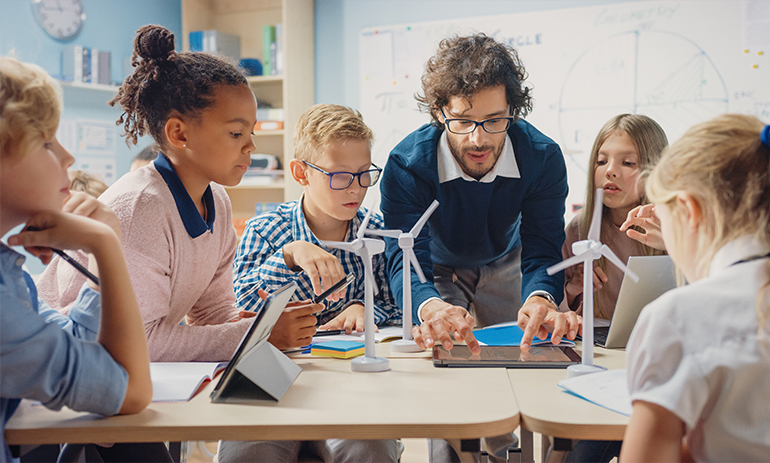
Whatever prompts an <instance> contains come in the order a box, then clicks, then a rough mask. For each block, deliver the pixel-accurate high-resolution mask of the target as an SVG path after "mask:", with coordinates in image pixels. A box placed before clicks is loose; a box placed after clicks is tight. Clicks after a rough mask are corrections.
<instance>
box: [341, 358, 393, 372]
mask: <svg viewBox="0 0 770 463" xmlns="http://www.w3.org/2000/svg"><path fill="white" fill-rule="evenodd" d="M350 369H351V370H352V371H358V372H362V373H376V372H378V371H388V370H390V362H389V361H388V359H386V358H385V357H356V358H354V359H353V360H351V361H350Z"/></svg>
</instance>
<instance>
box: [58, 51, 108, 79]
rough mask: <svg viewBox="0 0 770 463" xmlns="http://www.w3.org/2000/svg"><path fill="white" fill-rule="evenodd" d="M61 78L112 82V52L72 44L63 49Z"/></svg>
mask: <svg viewBox="0 0 770 463" xmlns="http://www.w3.org/2000/svg"><path fill="white" fill-rule="evenodd" d="M61 69H62V71H61V78H62V80H65V81H71V82H76V83H90V84H104V85H110V84H111V83H112V73H111V53H110V52H108V51H104V50H97V49H95V48H89V47H84V46H82V45H71V46H68V47H65V48H64V50H63V51H62V62H61Z"/></svg>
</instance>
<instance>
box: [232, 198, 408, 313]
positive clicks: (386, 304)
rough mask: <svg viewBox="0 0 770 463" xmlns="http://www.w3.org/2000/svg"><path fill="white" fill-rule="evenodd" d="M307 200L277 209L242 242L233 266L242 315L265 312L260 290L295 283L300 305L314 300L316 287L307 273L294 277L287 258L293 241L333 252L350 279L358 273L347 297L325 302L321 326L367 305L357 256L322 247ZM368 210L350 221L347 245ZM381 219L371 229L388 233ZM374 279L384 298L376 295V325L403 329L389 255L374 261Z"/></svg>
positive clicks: (255, 221)
mask: <svg viewBox="0 0 770 463" xmlns="http://www.w3.org/2000/svg"><path fill="white" fill-rule="evenodd" d="M301 201H302V200H301V199H300V200H299V201H290V202H287V203H284V204H282V205H281V206H279V207H278V209H277V210H275V211H272V212H267V213H264V214H261V215H259V216H257V217H252V218H251V219H249V220H248V221H247V222H246V229H245V231H244V232H243V238H242V239H241V242H240V244H239V245H238V251H237V253H236V255H235V261H234V262H233V270H234V273H235V296H236V298H237V305H238V307H240V308H241V309H243V310H252V311H258V310H261V308H262V304H263V301H262V300H261V299H260V298H259V296H258V295H257V290H258V289H263V290H264V291H266V292H268V293H270V292H272V291H275V290H276V289H278V288H280V287H281V286H283V285H285V284H286V283H288V282H290V281H296V282H297V285H298V288H297V291H296V292H295V294H294V298H295V299H296V300H307V299H312V298H313V297H315V293H314V292H313V285H312V283H311V282H310V278H309V277H308V275H307V273H305V272H293V271H291V270H290V269H289V268H288V267H287V266H286V262H285V261H284V259H283V247H284V246H285V245H287V244H289V243H291V242H292V241H298V240H302V241H308V242H310V243H313V244H315V245H316V246H318V247H320V248H321V249H323V250H325V251H327V252H329V253H331V254H332V255H334V256H335V257H337V259H339V261H340V263H341V264H342V269H343V270H344V271H345V274H348V273H353V274H354V275H355V276H356V280H355V281H354V282H353V283H351V284H350V285H349V286H348V287H347V289H346V291H345V297H343V298H341V299H340V300H339V301H337V302H332V301H324V302H323V304H325V305H326V308H325V309H324V310H323V311H321V312H320V313H318V314H316V316H317V317H318V324H319V325H322V324H324V323H326V322H328V321H329V320H331V319H332V318H334V317H336V316H337V315H339V314H340V313H341V312H342V311H343V310H344V309H345V308H347V306H349V305H350V304H351V303H353V302H360V303H362V304H363V301H364V280H365V278H364V264H363V262H362V261H361V259H360V258H359V257H358V256H357V255H356V254H354V253H352V252H348V251H343V250H341V249H330V248H328V247H326V246H324V245H322V244H321V243H320V242H319V241H318V238H316V236H315V235H314V234H313V232H312V231H311V230H310V227H308V224H307V221H306V220H305V215H304V213H303V212H302V202H301ZM365 213H366V211H365V210H364V209H360V210H359V211H358V213H357V214H356V215H355V217H353V219H351V221H350V226H349V227H348V233H347V236H346V237H345V241H353V240H354V239H355V236H356V233H357V232H358V228H359V227H360V226H361V222H362V221H363V220H364V215H365ZM383 226H384V224H383V221H382V217H381V216H380V215H379V214H372V218H371V220H370V221H369V228H383ZM372 267H373V269H374V279H375V281H376V282H377V287H378V288H379V293H377V294H376V295H375V296H374V322H375V323H376V324H377V325H383V324H386V325H398V324H400V323H401V310H400V309H399V308H398V305H397V304H396V302H395V300H394V299H393V295H392V294H391V292H390V287H389V285H388V278H387V276H386V269H385V254H377V255H375V256H374V258H373V259H372Z"/></svg>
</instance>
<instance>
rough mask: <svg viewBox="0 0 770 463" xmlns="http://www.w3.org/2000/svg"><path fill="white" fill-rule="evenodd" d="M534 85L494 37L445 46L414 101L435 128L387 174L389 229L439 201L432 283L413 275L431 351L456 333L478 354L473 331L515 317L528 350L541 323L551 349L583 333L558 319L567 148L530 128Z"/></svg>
mask: <svg viewBox="0 0 770 463" xmlns="http://www.w3.org/2000/svg"><path fill="white" fill-rule="evenodd" d="M526 77H527V75H526V72H525V70H524V66H523V65H522V64H521V62H520V60H519V57H518V53H517V52H516V50H515V49H513V48H511V47H510V46H508V45H505V44H502V43H500V42H497V41H496V40H494V39H493V38H491V37H487V36H486V35H484V34H475V35H471V36H468V37H453V38H449V39H444V40H443V41H442V42H441V43H440V44H439V49H438V52H437V53H436V54H435V55H434V56H433V57H432V58H430V60H429V61H428V63H427V65H426V70H425V74H424V75H423V77H422V87H423V94H422V95H417V101H418V102H419V105H420V108H421V110H423V111H424V112H427V113H429V114H430V116H431V118H432V119H433V120H432V123H431V124H426V125H424V126H422V127H420V128H419V129H417V130H416V131H415V132H413V133H411V134H410V135H408V136H407V137H406V138H405V139H404V140H403V141H401V143H399V144H398V146H396V147H395V148H394V149H393V151H392V152H391V153H390V157H389V159H388V162H387V165H386V166H385V171H384V174H383V178H382V183H381V185H382V186H381V192H382V203H381V209H382V212H383V216H384V219H385V225H386V228H390V229H401V230H408V229H410V228H411V227H412V226H413V225H414V224H415V223H416V222H417V220H418V218H419V217H420V216H421V215H422V213H423V212H424V211H425V210H426V209H427V208H428V206H429V205H430V203H431V202H432V201H433V200H434V199H438V201H439V202H440V206H439V208H438V209H437V210H436V211H435V212H434V213H433V215H431V217H430V220H429V222H428V226H427V227H425V229H424V230H423V232H422V233H421V235H420V237H419V238H417V239H416V240H415V244H414V250H415V253H416V255H417V259H418V260H419V262H420V265H421V267H422V270H423V272H424V273H425V275H426V277H428V279H429V280H430V281H428V282H427V283H420V282H419V280H418V279H417V277H416V275H412V284H411V286H412V307H413V310H414V313H413V316H414V318H415V322H417V321H419V325H417V326H415V327H414V330H413V334H414V338H415V341H416V342H417V343H418V344H419V345H420V347H422V348H430V347H432V346H433V345H434V344H438V343H440V344H442V345H443V346H444V347H445V348H447V349H451V347H452V339H451V337H450V334H453V335H454V337H455V339H457V340H461V341H465V342H466V343H467V344H468V346H469V347H470V349H471V350H472V351H474V352H478V351H479V344H478V342H477V341H476V339H475V338H474V337H473V334H472V329H473V327H474V326H475V325H477V324H478V325H479V326H489V325H492V324H496V323H500V322H505V321H513V320H517V319H518V321H519V325H520V326H522V328H525V337H524V340H523V341H522V348H523V349H524V350H527V349H528V348H529V344H530V343H531V340H532V337H533V336H534V335H538V337H541V338H543V337H544V335H545V331H546V330H545V328H544V327H542V326H541V325H543V324H547V325H550V326H552V327H553V331H554V332H553V338H554V342H558V341H559V340H560V339H561V337H563V336H567V337H569V338H570V339H573V338H574V337H575V334H577V332H578V331H579V319H578V317H577V316H576V315H575V314H574V313H570V314H562V313H559V312H558V311H557V305H558V303H559V302H560V301H561V299H562V296H563V287H564V280H563V274H562V273H559V274H557V275H553V276H549V275H548V274H547V273H546V269H547V268H548V267H550V266H551V265H553V264H556V263H558V262H560V261H561V258H562V257H561V246H562V243H563V242H564V204H565V200H566V197H567V171H566V167H565V164H564V158H563V156H562V153H561V150H560V149H559V146H558V145H557V144H556V143H555V142H554V141H553V140H551V139H550V138H548V137H546V136H545V135H543V134H542V133H540V132H539V131H538V130H537V129H535V128H534V127H533V126H532V125H531V124H529V123H528V122H526V121H525V120H524V119H523V118H524V117H525V116H526V115H527V114H528V113H529V111H531V109H532V102H531V96H530V90H531V89H530V88H528V87H527V86H525V85H524V80H525V79H526ZM388 241H389V242H388V244H387V250H386V255H387V258H388V262H389V263H388V266H389V269H388V271H389V276H390V281H391V289H392V290H393V293H394V296H395V298H396V301H401V300H402V292H403V285H402V271H403V269H402V257H401V250H400V249H399V247H398V243H397V242H396V240H388ZM522 296H524V297H523V300H524V301H525V302H524V304H523V305H522ZM517 310H518V314H517ZM525 344H526V345H525ZM432 454H433V457H434V460H436V461H438V459H439V458H446V457H447V456H446V455H442V456H440V457H439V456H436V454H435V452H433V451H432Z"/></svg>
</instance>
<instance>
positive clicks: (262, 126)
mask: <svg viewBox="0 0 770 463" xmlns="http://www.w3.org/2000/svg"><path fill="white" fill-rule="evenodd" d="M281 129H283V121H257V123H256V124H254V131H255V132H267V131H270V130H281Z"/></svg>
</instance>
